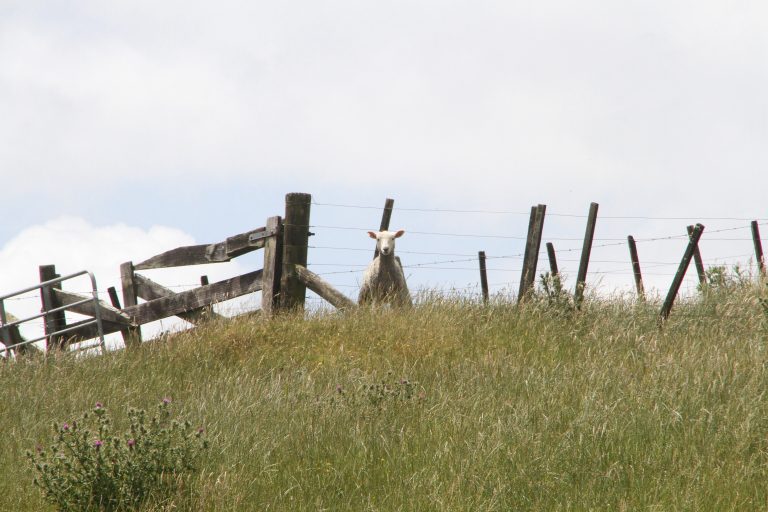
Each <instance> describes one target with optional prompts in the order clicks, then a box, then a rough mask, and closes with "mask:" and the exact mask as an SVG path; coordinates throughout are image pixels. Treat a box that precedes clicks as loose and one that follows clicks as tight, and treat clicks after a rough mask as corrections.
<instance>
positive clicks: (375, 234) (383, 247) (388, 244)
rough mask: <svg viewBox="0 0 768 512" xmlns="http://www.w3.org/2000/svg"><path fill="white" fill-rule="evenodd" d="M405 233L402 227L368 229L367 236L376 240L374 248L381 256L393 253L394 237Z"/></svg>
mask: <svg viewBox="0 0 768 512" xmlns="http://www.w3.org/2000/svg"><path fill="white" fill-rule="evenodd" d="M404 234H405V231H403V230H402V229H401V230H399V231H369V232H368V236H370V237H371V238H373V239H375V240H376V248H377V249H378V250H379V254H380V255H382V256H390V255H393V254H395V238H400V237H401V236H403V235H404Z"/></svg>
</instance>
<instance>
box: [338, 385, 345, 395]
mask: <svg viewBox="0 0 768 512" xmlns="http://www.w3.org/2000/svg"><path fill="white" fill-rule="evenodd" d="M336 392H337V393H343V392H344V388H342V387H341V384H338V385H337V386H336Z"/></svg>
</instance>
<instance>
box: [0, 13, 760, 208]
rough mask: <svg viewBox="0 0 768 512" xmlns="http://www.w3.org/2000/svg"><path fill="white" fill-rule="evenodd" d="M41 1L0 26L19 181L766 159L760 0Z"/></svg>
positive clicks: (423, 174) (604, 167) (671, 172)
mask: <svg viewBox="0 0 768 512" xmlns="http://www.w3.org/2000/svg"><path fill="white" fill-rule="evenodd" d="M41 5H43V4H37V3H35V2H25V3H20V4H18V6H17V8H16V9H15V10H12V11H11V13H10V15H9V16H6V17H5V18H4V20H5V21H4V22H3V25H2V29H1V30H0V33H1V34H2V36H0V61H2V62H3V63H4V65H3V67H2V69H1V70H0V91H2V93H3V94H2V95H0V98H3V99H0V105H1V106H2V109H3V111H4V112H6V114H5V115H4V116H3V120H2V121H0V140H2V141H3V142H0V144H3V145H4V146H5V147H4V149H3V150H0V151H2V153H0V155H2V156H1V157H2V160H3V162H4V165H3V168H4V169H5V170H4V171H3V172H5V173H14V177H13V178H14V181H15V182H17V183H19V182H26V183H28V184H31V183H34V182H35V181H37V180H40V179H41V178H43V177H44V176H47V175H50V173H51V172H54V170H55V172H57V173H66V175H67V176H68V177H69V178H73V179H77V178H78V177H79V178H87V179H89V180H98V181H101V182H105V183H108V182H111V181H113V180H125V179H126V177H128V176H130V177H131V179H135V180H150V179H152V178H154V177H156V176H158V175H159V174H162V175H165V176H174V177H183V176H189V175H201V176H202V175H206V174H208V173H211V172H212V171H215V172H216V175H217V177H218V178H219V179H232V180H237V178H238V177H244V176H249V177H250V176H253V175H254V173H256V174H258V173H262V174H263V175H265V174H266V173H267V172H269V171H274V170H278V171H280V172H281V174H280V176H281V179H287V178H288V177H294V178H296V177H303V178H305V179H307V181H308V183H321V182H326V183H327V182H328V181H329V180H330V181H333V182H337V183H338V182H342V181H344V182H347V183H352V184H355V183H356V184H369V183H371V182H374V181H379V180H382V179H386V180H389V181H392V182H397V183H412V184H413V186H414V187H424V186H431V185H434V184H435V183H439V185H440V190H441V193H443V194H446V195H452V196H461V195H462V194H465V192H466V189H467V187H468V186H473V185H474V186H477V182H478V178H481V180H482V182H484V183H494V184H495V185H497V186H494V187H493V190H491V191H486V192H485V193H488V194H491V195H492V196H494V198H496V199H500V198H501V197H503V196H502V195H501V193H500V192H498V191H499V190H501V189H503V188H504V187H512V186H514V187H515V188H517V189H523V190H524V189H527V188H534V189H535V188H538V189H541V188H543V186H545V185H550V184H553V183H558V182H559V184H560V188H561V189H563V188H566V187H567V188H568V189H569V191H576V192H578V196H579V202H580V204H581V203H583V202H584V200H585V197H584V196H588V195H590V194H591V195H592V197H591V198H590V199H593V198H595V196H598V197H599V196H600V195H601V194H605V195H610V194H614V193H615V191H616V189H617V188H620V187H621V184H622V183H623V182H625V181H627V180H633V179H635V177H636V176H640V177H642V179H637V180H636V183H635V191H636V193H637V194H638V196H639V197H640V200H641V202H649V201H650V200H654V199H655V200H658V199H659V197H660V196H661V197H663V198H664V199H665V200H666V201H669V202H673V201H674V200H675V199H677V198H676V196H677V195H678V193H679V189H680V188H681V187H685V186H687V184H688V183H689V182H690V181H691V180H692V179H693V178H695V177H701V176H709V177H710V179H716V178H715V177H716V176H717V177H718V178H720V177H721V176H722V175H723V174H724V173H725V172H730V173H734V172H735V173H737V174H738V175H740V176H743V177H746V176H750V177H751V176H758V174H757V171H756V169H760V168H764V167H765V166H766V164H768V149H766V148H765V145H764V144H763V143H762V142H763V141H764V140H765V137H766V135H768V122H766V119H768V102H766V100H765V95H764V94H763V92H762V91H764V90H765V89H766V86H768V59H767V58H766V48H768V35H766V34H768V30H766V29H767V28H768V26H766V25H768V21H766V20H768V7H766V4H764V3H760V2H747V3H740V4H739V6H738V7H735V6H727V5H724V4H722V3H721V2H695V3H694V2H675V3H672V4H670V3H669V2H660V1H658V2H623V3H615V2H605V1H601V0H592V1H588V2H586V3H584V2H582V3H579V4H574V3H572V2H565V1H545V2H536V3H535V4H531V3H530V2H506V1H505V2H486V3H482V4H477V3H476V2H464V1H454V2H434V1H426V0H425V1H417V2H385V3H381V2H379V3H371V2H351V1H334V2H322V3H318V2H285V3H280V4H274V3H264V2H255V3H250V2H239V1H229V2H218V3H217V4H216V5H215V7H212V6H211V7H209V6H206V5H200V4H193V5H190V4H188V3H184V4H181V3H179V2H163V3H161V4H157V3H155V2H151V3H150V2H130V3H123V2H110V3H108V4H104V3H103V2H96V1H86V0H83V1H70V2H66V1H65V2H59V3H58V4H57V6H58V8H57V9H55V10H53V11H48V10H46V9H44V8H42V7H40V6H41ZM446 175H449V176H450V177H451V180H450V182H446V181H443V182H441V179H442V178H444V177H445V176H446ZM318 176H322V180H319V179H318ZM720 179H722V178H720ZM657 181H659V182H661V181H663V182H665V184H666V185H667V187H666V189H667V190H663V191H662V193H661V194H659V191H658V190H657V189H658V185H657V184H656V183H655V182H657ZM724 181H726V183H725V184H724V186H725V187H727V188H726V190H727V192H729V193H736V191H737V190H739V189H738V188H737V187H736V185H733V184H730V183H728V182H727V180H724ZM718 192H720V193H722V188H721V189H720V190H719V191H718ZM742 193H746V194H747V195H748V196H749V200H750V202H752V201H755V202H756V201H757V200H758V196H757V194H756V193H752V192H750V191H746V192H742ZM547 194H548V195H550V196H556V197H557V198H558V199H560V198H563V199H565V200H567V198H568V197H569V196H572V195H573V194H572V193H564V192H562V191H561V190H550V191H549V192H548V193H547ZM540 195H543V194H540ZM702 195H703V196H706V197H707V200H711V199H712V198H713V197H714V196H715V193H714V192H711V191H707V190H704V191H700V197H701V196H702ZM539 200H547V201H550V199H549V198H548V197H544V198H541V197H540V199H539ZM689 201H693V199H689ZM742 202H743V201H742ZM705 204H706V203H705ZM568 206H570V205H568ZM728 206H733V205H728ZM731 213H732V212H731Z"/></svg>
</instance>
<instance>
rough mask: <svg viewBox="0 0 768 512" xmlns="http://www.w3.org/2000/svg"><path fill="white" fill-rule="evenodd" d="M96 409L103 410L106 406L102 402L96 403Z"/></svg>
mask: <svg viewBox="0 0 768 512" xmlns="http://www.w3.org/2000/svg"><path fill="white" fill-rule="evenodd" d="M95 407H96V409H101V408H102V407H104V405H103V404H102V403H101V402H96V406H95Z"/></svg>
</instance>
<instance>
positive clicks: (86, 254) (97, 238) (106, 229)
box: [0, 217, 244, 338]
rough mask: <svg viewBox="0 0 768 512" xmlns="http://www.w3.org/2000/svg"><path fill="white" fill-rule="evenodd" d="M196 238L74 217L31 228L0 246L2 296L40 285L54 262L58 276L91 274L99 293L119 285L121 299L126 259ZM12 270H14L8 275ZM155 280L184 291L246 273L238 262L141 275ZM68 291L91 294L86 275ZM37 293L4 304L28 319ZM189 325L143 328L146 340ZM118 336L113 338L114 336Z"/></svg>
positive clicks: (36, 326)
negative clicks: (42, 270)
mask: <svg viewBox="0 0 768 512" xmlns="http://www.w3.org/2000/svg"><path fill="white" fill-rule="evenodd" d="M194 244H195V240H194V239H193V238H192V237H191V236H190V235H188V234H186V233H184V232H183V231H180V230H178V229H174V228H169V227H164V226H154V227H152V228H150V229H148V230H143V229H139V228H135V227H131V226H127V225H123V224H117V225H111V226H93V225H91V224H90V223H88V222H86V221H84V220H82V219H79V218H72V217H62V218H58V219H54V220H51V221H49V222H46V223H44V224H41V225H37V226H32V227H29V228H27V229H25V230H23V231H22V232H20V233H19V234H18V235H17V236H15V237H14V238H13V239H11V240H10V241H9V242H8V243H7V244H5V246H4V247H2V248H0V269H3V272H0V295H5V294H8V293H12V292H15V291H16V290H20V289H24V288H27V287H30V286H33V285H35V284H36V283H38V282H39V273H38V266H39V265H44V264H55V265H56V270H57V272H58V273H59V274H60V275H69V274H73V273H76V272H79V271H81V270H89V271H91V272H93V273H94V275H95V276H96V280H97V284H98V287H99V292H100V295H101V297H102V299H103V300H106V301H108V299H107V297H106V294H105V293H104V292H105V291H106V290H107V288H108V287H110V286H115V287H116V288H117V290H118V295H119V296H120V297H122V295H121V286H120V272H119V266H120V264H121V263H123V262H125V261H134V262H139V261H142V260H144V259H146V258H148V257H150V256H153V255H155V254H158V253H161V252H164V251H166V250H169V249H173V248H175V247H180V246H185V245H194ZM8 270H11V271H8ZM142 273H144V274H145V275H147V276H148V277H150V278H151V279H153V280H155V281H157V282H159V283H160V284H163V285H164V286H167V287H170V288H172V289H174V290H175V291H181V290H184V289H189V288H193V287H195V286H197V285H198V284H197V283H199V279H200V276H201V275H204V274H205V275H208V276H209V280H210V282H215V281H218V280H220V279H225V278H227V277H232V276H234V275H238V274H242V273H244V271H243V270H242V269H241V267H240V265H239V264H238V263H237V262H229V263H223V264H215V265H198V266H192V267H180V268H174V269H163V270H153V271H144V272H142ZM63 288H64V289H65V290H68V291H73V292H80V293H88V292H89V291H90V290H91V286H90V282H89V280H88V278H87V277H80V278H76V279H74V280H72V281H67V282H65V283H64V284H63ZM40 307H41V306H40V301H39V294H38V293H37V292H30V293H26V294H24V295H23V296H21V298H20V299H18V298H16V299H10V300H8V301H6V308H7V310H8V311H10V312H11V313H12V314H14V315H15V316H17V317H28V316H32V315H35V314H37V313H39V312H40ZM40 325H41V324H40V322H31V323H30V324H29V325H28V326H26V327H25V330H24V333H25V334H27V335H28V336H29V337H31V336H32V335H34V337H37V336H41V335H42V333H41V329H40ZM183 325H185V323H184V322H182V321H177V320H173V319H169V320H165V321H163V322H162V323H155V324H152V325H148V326H146V327H145V328H143V332H144V335H145V337H151V336H153V335H154V334H156V333H157V332H159V331H160V330H163V329H175V328H179V327H181V326H183ZM113 338H115V336H113Z"/></svg>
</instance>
